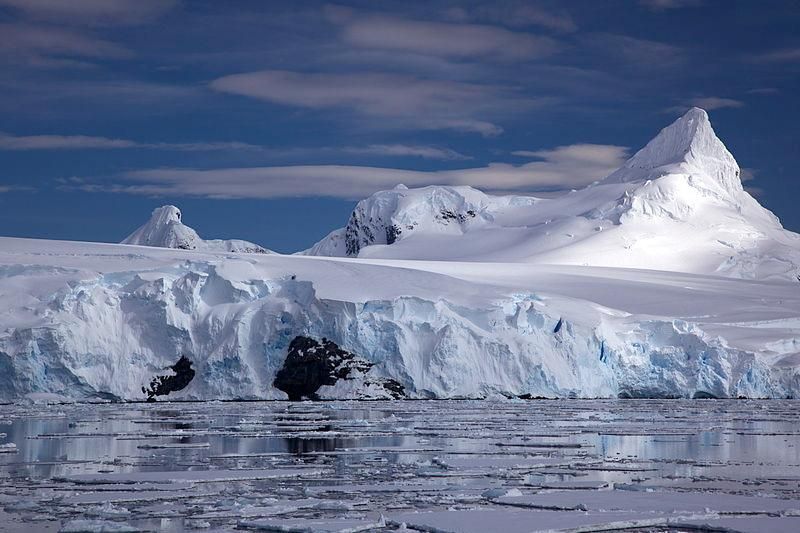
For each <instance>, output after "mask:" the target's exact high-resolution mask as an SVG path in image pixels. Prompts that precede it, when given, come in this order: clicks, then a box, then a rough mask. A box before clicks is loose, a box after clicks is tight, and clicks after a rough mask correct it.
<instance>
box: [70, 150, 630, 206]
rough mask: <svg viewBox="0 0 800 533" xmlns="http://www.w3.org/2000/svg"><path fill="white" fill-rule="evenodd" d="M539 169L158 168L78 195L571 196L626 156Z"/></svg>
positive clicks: (556, 159) (543, 163) (579, 157)
mask: <svg viewBox="0 0 800 533" xmlns="http://www.w3.org/2000/svg"><path fill="white" fill-rule="evenodd" d="M526 154H527V155H529V156H531V157H535V158H537V159H538V160H537V161H531V162H529V163H525V164H522V165H511V164H507V163H492V164H489V165H487V166H484V167H476V168H464V169H459V170H438V171H430V172H426V171H416V170H403V169H396V168H382V167H366V166H352V165H298V166H280V167H248V168H220V169H175V168H159V169H148V170H139V171H133V172H129V173H127V174H125V175H123V176H122V178H123V179H122V181H121V182H119V183H116V184H113V185H105V184H102V183H97V182H93V183H77V184H75V185H74V186H72V187H73V188H77V189H80V190H84V191H90V192H92V191H105V192H117V193H127V194H138V195H147V196H184V197H185V196H199V197H206V198H220V199H229V198H280V197H301V196H305V197H309V196H330V197H339V198H351V199H352V198H361V197H364V196H367V195H369V194H372V193H374V192H375V191H378V190H381V189H387V188H391V187H393V186H395V185H396V184H398V183H404V184H406V185H409V186H424V185H430V184H441V185H470V186H473V187H478V188H481V189H484V190H493V191H512V190H520V191H524V190H536V189H566V188H571V187H580V186H584V185H587V184H589V183H592V182H594V181H596V180H599V179H602V178H603V177H605V176H606V175H608V174H610V173H611V172H612V171H614V170H615V169H616V168H618V167H619V166H621V165H622V163H624V161H625V157H626V155H627V149H626V148H624V147H620V146H608V145H592V144H579V145H571V146H561V147H557V148H554V149H550V150H537V151H533V152H527V153H526Z"/></svg>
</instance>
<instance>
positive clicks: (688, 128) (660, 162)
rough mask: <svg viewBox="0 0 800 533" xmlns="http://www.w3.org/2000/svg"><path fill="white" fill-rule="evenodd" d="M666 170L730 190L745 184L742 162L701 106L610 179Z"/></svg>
mask: <svg viewBox="0 0 800 533" xmlns="http://www.w3.org/2000/svg"><path fill="white" fill-rule="evenodd" d="M667 173H675V174H678V173H686V174H691V175H693V176H697V177H707V178H710V179H711V180H714V181H715V182H716V183H718V184H719V185H721V186H722V187H723V188H724V189H726V190H728V191H736V190H741V188H742V184H741V180H740V178H739V165H738V164H737V163H736V160H735V159H734V158H733V155H731V153H730V152H729V151H728V149H727V148H725V145H724V144H723V143H722V141H721V140H720V139H719V137H717V134H716V133H715V132H714V128H712V127H711V121H710V120H709V118H708V113H706V111H705V110H703V109H701V108H699V107H692V108H691V109H689V110H688V111H687V112H686V113H684V115H683V116H681V117H680V118H678V119H677V120H676V121H675V122H673V123H672V124H670V125H669V126H667V127H666V128H664V129H663V130H661V131H660V132H659V134H658V135H656V136H655V137H654V138H653V140H651V141H650V142H649V143H647V145H646V146H645V147H644V148H642V149H641V150H639V151H638V152H636V154H634V156H633V157H631V158H630V159H629V160H628V161H627V162H626V163H625V164H624V165H623V166H622V167H621V168H620V169H619V170H617V171H616V172H614V173H613V174H611V176H609V177H608V178H607V181H623V182H630V181H640V180H646V179H655V178H658V177H660V176H662V175H664V174H667Z"/></svg>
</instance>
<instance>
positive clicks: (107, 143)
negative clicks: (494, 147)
mask: <svg viewBox="0 0 800 533" xmlns="http://www.w3.org/2000/svg"><path fill="white" fill-rule="evenodd" d="M126 148H139V149H153V150H167V151H169V150H171V151H177V152H210V151H254V152H265V153H268V154H270V155H309V154H313V153H317V154H329V155H330V154H332V153H345V154H363V155H379V156H408V157H421V158H424V159H438V160H443V161H455V160H467V159H472V158H471V157H469V156H466V155H464V154H461V153H459V152H456V151H455V150H451V149H449V148H440V147H436V146H422V145H405V144H371V145H368V146H345V147H342V148H332V147H321V148H302V147H298V148H293V149H280V148H279V149H271V148H268V147H266V146H259V145H256V144H249V143H243V142H235V141H231V142H194V143H166V142H161V143H143V142H137V141H131V140H128V139H111V138H108V137H94V136H89V135H25V136H16V135H9V134H7V133H2V132H0V151H3V150H5V151H33V150H112V149H126Z"/></svg>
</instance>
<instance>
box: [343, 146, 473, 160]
mask: <svg viewBox="0 0 800 533" xmlns="http://www.w3.org/2000/svg"><path fill="white" fill-rule="evenodd" d="M341 150H342V151H343V152H346V153H351V154H366V155H385V156H412V157H421V158H423V159H438V160H442V161H456V160H466V159H472V158H471V157H469V156H466V155H464V154H462V153H459V152H456V151H455V150H451V149H449V148H439V147H437V146H419V145H407V144H371V145H369V146H364V147H358V146H349V147H345V148H342V149H341Z"/></svg>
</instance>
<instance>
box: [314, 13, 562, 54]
mask: <svg viewBox="0 0 800 533" xmlns="http://www.w3.org/2000/svg"><path fill="white" fill-rule="evenodd" d="M327 13H328V15H329V18H330V20H331V21H333V22H335V23H337V24H339V25H340V26H341V28H342V33H341V38H342V39H343V40H344V41H345V42H346V43H348V44H350V45H353V46H357V47H363V48H370V49H384V50H394V51H402V52H412V53H417V54H423V55H433V56H441V57H450V58H475V57H478V58H487V57H492V58H497V59H501V60H506V61H520V60H526V61H527V60H530V59H534V58H539V57H544V56H547V55H550V54H552V53H553V52H555V51H556V50H557V49H558V45H557V43H556V41H554V40H553V39H551V38H549V37H542V36H537V35H532V34H529V33H518V32H512V31H509V30H506V29H504V28H499V27H496V26H488V25H483V24H449V23H445V22H430V21H421V20H411V19H405V18H399V17H392V16H385V15H372V14H364V13H361V12H358V11H354V10H352V9H348V8H342V7H338V6H329V7H328V9H327Z"/></svg>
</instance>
